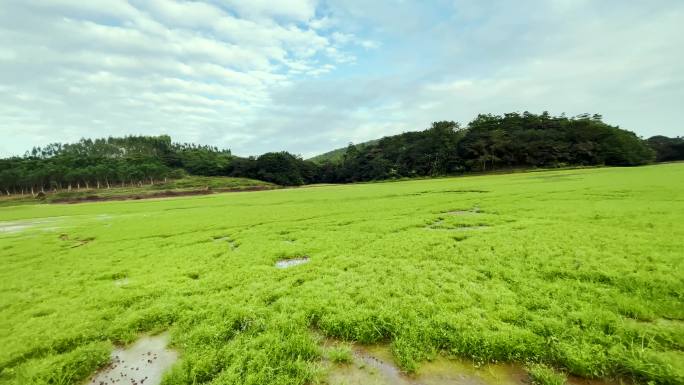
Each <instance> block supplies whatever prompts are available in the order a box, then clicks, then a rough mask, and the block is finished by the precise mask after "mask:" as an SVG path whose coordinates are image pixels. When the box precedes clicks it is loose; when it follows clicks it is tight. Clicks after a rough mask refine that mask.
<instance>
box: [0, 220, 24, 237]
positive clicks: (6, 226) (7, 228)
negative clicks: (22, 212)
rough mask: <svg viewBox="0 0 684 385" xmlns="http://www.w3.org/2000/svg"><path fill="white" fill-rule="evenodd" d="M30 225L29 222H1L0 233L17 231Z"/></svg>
mask: <svg viewBox="0 0 684 385" xmlns="http://www.w3.org/2000/svg"><path fill="white" fill-rule="evenodd" d="M29 227H31V225H30V224H21V223H19V222H3V223H0V233H8V234H11V233H18V232H20V231H22V230H25V229H28V228H29Z"/></svg>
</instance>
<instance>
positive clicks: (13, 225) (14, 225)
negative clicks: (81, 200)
mask: <svg viewBox="0 0 684 385" xmlns="http://www.w3.org/2000/svg"><path fill="white" fill-rule="evenodd" d="M57 218H59V217H51V218H42V219H36V220H20V221H11V222H0V234H13V233H19V232H22V231H24V230H26V229H30V228H32V227H35V226H38V225H42V224H46V223H53V222H55V221H56V220H57ZM43 229H44V230H54V229H55V228H54V227H53V228H43Z"/></svg>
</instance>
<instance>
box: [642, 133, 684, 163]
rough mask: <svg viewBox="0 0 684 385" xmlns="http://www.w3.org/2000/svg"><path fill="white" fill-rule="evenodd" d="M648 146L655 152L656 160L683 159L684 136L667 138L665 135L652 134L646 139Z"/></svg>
mask: <svg viewBox="0 0 684 385" xmlns="http://www.w3.org/2000/svg"><path fill="white" fill-rule="evenodd" d="M647 142H648V144H649V146H651V148H652V149H653V150H654V151H655V152H656V161H657V162H671V161H675V160H684V138H683V137H679V136H678V137H676V138H668V137H667V136H661V135H659V136H653V137H650V138H648V140H647Z"/></svg>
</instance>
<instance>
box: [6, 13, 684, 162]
mask: <svg viewBox="0 0 684 385" xmlns="http://www.w3.org/2000/svg"><path fill="white" fill-rule="evenodd" d="M683 110H684V1H682V0H649V1H638V0H451V1H447V0H443V1H442V0H425V1H418V0H416V1H408V0H391V1H390V0H387V1H383V0H373V1H369V0H339V1H335V0H206V1H180V0H147V1H143V0H128V1H126V0H97V1H84V0H0V156H10V155H21V154H23V153H24V152H25V151H26V150H28V149H30V148H31V147H33V146H44V145H46V144H48V143H52V142H73V141H77V140H79V139H80V138H82V137H89V138H97V137H107V136H124V135H160V134H168V135H170V136H171V137H172V138H173V139H174V141H177V142H194V143H200V144H208V145H212V146H217V147H219V148H228V149H231V150H232V151H233V153H234V154H237V155H243V156H245V155H258V154H261V153H264V152H268V151H282V150H286V151H290V152H292V153H294V154H300V155H302V156H304V157H310V156H313V155H316V154H319V153H322V152H326V151H329V150H331V149H334V148H338V147H343V146H346V145H347V144H348V143H349V142H353V143H360V142H363V141H367V140H370V139H375V138H378V137H382V136H386V135H392V134H397V133H401V132H405V131H415V130H421V129H425V128H427V127H429V125H430V123H431V122H433V121H439V120H455V121H458V122H460V123H461V124H462V125H466V124H467V123H468V122H469V121H470V120H472V119H473V118H474V117H475V116H477V114H479V113H494V114H501V113H505V112H513V111H519V112H522V111H530V112H535V113H540V112H542V111H549V112H550V113H552V114H561V113H566V114H567V115H570V116H572V115H577V114H580V113H591V114H593V113H598V114H601V115H603V117H604V120H605V121H606V122H608V123H610V124H614V125H619V126H620V127H622V128H625V129H628V130H630V131H634V132H636V133H637V134H638V135H640V136H643V137H649V136H652V135H667V136H679V135H684V124H682V121H683V120H682V119H681V113H682V112H683Z"/></svg>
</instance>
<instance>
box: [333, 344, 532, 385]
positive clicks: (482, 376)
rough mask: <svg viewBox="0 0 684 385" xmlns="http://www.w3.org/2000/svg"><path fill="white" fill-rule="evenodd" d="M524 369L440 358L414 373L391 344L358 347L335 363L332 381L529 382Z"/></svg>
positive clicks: (404, 384) (364, 384)
mask: <svg viewBox="0 0 684 385" xmlns="http://www.w3.org/2000/svg"><path fill="white" fill-rule="evenodd" d="M527 378H528V377H527V373H526V372H525V370H524V369H522V368H519V367H515V366H513V365H503V364H499V365H486V366H482V367H479V368H476V367H475V366H474V365H473V364H472V363H468V362H465V361H464V362H461V361H454V360H448V359H446V358H441V357H440V358H437V359H435V360H433V361H432V362H426V363H424V364H422V365H421V366H420V369H419V370H418V371H417V372H416V373H414V374H410V375H409V374H406V373H404V372H402V371H401V370H400V369H399V368H398V367H397V366H396V365H395V364H394V360H393V358H392V353H391V352H390V350H389V348H388V347H383V346H371V347H354V348H353V361H352V363H351V364H347V365H334V366H333V367H332V368H331V370H330V374H329V377H328V383H329V384H330V385H343V384H344V385H390V384H391V385H523V384H529V382H528V381H527Z"/></svg>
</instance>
